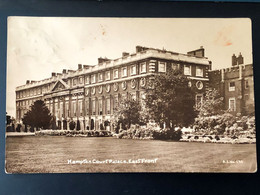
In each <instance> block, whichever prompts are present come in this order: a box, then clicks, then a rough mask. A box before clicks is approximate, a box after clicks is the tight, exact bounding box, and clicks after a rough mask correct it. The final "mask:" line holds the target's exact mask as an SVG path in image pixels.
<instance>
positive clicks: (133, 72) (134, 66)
mask: <svg viewBox="0 0 260 195" xmlns="http://www.w3.org/2000/svg"><path fill="white" fill-rule="evenodd" d="M130 74H131V75H135V74H136V65H132V66H131V67H130Z"/></svg>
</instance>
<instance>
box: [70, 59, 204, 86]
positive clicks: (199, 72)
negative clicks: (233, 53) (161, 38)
mask: <svg viewBox="0 0 260 195" xmlns="http://www.w3.org/2000/svg"><path fill="white" fill-rule="evenodd" d="M136 67H137V66H136V65H131V66H130V75H131V76H132V75H136V74H137V71H136ZM166 67H167V63H166V62H162V61H159V62H158V72H166ZM179 67H180V64H176V63H172V69H177V68H179ZM191 67H192V66H191V65H184V74H185V75H190V76H191V75H192V74H191ZM146 72H147V65H146V62H143V63H140V73H141V74H142V73H146ZM121 75H122V78H124V77H127V76H128V69H127V66H125V67H122V68H121ZM112 76H113V79H118V78H119V69H114V70H113V72H112ZM196 76H199V77H203V68H202V67H201V66H196ZM109 80H111V72H110V71H109V70H108V71H106V72H105V78H103V73H98V74H97V75H96V74H93V75H91V76H86V77H85V84H90V83H92V84H93V83H96V82H102V81H109ZM79 84H83V77H79ZM73 85H74V86H75V85H77V78H75V79H73Z"/></svg>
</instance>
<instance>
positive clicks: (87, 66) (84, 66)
mask: <svg viewBox="0 0 260 195" xmlns="http://www.w3.org/2000/svg"><path fill="white" fill-rule="evenodd" d="M90 66H91V65H83V68H85V69H89V67H90Z"/></svg>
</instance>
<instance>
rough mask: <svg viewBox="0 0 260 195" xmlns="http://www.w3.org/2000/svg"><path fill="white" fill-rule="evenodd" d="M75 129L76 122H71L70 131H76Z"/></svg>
mask: <svg viewBox="0 0 260 195" xmlns="http://www.w3.org/2000/svg"><path fill="white" fill-rule="evenodd" d="M75 127H76V123H75V122H74V121H70V123H69V128H70V130H74V129H75Z"/></svg>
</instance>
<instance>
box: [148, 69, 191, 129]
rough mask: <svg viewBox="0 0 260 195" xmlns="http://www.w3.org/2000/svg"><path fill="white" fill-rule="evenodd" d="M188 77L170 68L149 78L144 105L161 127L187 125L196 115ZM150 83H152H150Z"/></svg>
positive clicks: (172, 127)
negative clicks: (164, 125)
mask: <svg viewBox="0 0 260 195" xmlns="http://www.w3.org/2000/svg"><path fill="white" fill-rule="evenodd" d="M189 81H190V80H189V79H188V78H187V77H186V76H184V75H183V74H182V72H181V71H180V70H170V71H168V72H166V73H165V74H164V73H161V74H157V75H155V76H154V78H152V79H150V84H149V85H148V87H147V91H146V99H145V105H146V107H147V110H148V112H147V113H148V114H149V116H150V118H151V119H154V120H155V121H156V122H158V123H159V124H160V126H161V127H162V125H163V124H166V127H167V128H171V129H174V127H175V126H188V125H190V124H191V123H192V122H193V121H194V118H195V116H196V113H195V111H194V103H195V97H194V93H193V92H192V90H191V88H190V87H189ZM151 83H152V84H151Z"/></svg>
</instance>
